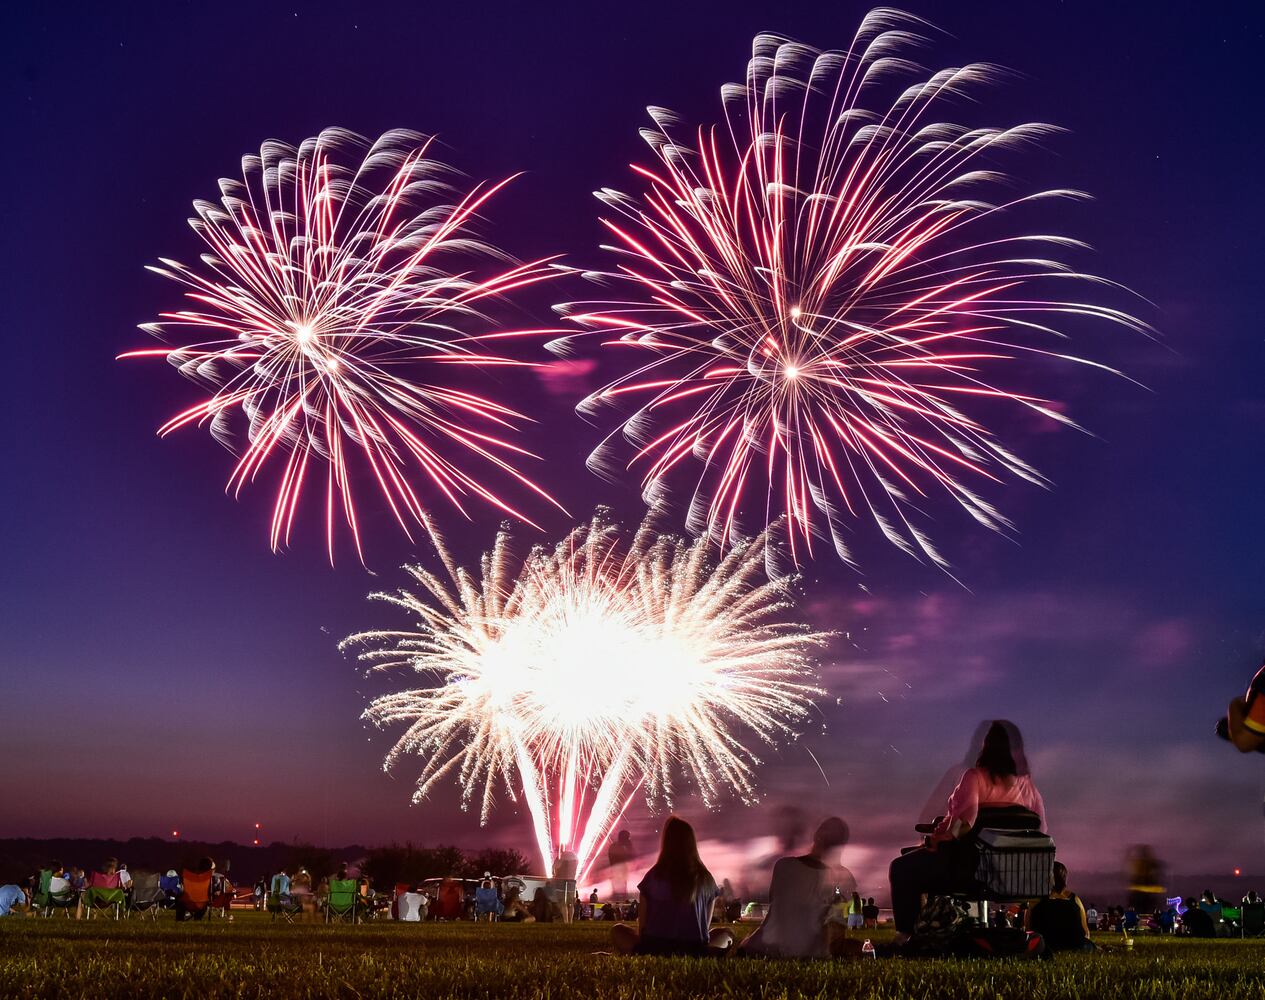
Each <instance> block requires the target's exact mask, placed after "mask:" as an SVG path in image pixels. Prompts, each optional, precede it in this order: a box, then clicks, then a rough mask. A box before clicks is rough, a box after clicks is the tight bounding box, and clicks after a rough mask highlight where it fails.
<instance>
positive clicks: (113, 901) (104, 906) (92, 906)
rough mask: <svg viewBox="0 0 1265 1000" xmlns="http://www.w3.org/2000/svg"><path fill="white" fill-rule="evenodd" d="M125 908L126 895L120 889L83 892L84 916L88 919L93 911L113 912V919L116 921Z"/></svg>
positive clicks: (93, 889) (95, 889)
mask: <svg viewBox="0 0 1265 1000" xmlns="http://www.w3.org/2000/svg"><path fill="white" fill-rule="evenodd" d="M126 906H127V895H126V894H125V893H124V892H123V890H122V889H101V888H92V889H85V890H84V893H83V909H84V915H85V916H86V917H88V918H89V919H91V918H92V914H93V911H94V910H113V911H114V919H115V920H118V919H119V914H120V913H121V912H122V911H123V909H124V908H125V907H126Z"/></svg>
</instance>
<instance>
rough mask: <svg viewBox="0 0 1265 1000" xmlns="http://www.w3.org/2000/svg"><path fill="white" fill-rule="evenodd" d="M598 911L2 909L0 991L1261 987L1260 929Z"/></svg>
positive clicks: (425, 997)
mask: <svg viewBox="0 0 1265 1000" xmlns="http://www.w3.org/2000/svg"><path fill="white" fill-rule="evenodd" d="M606 934H607V932H606V929H605V928H604V927H603V926H602V925H600V924H580V925H573V926H557V925H549V926H532V925H527V926H519V925H512V924H498V925H487V924H479V925H475V924H456V925H452V924H426V925H416V924H410V925H392V924H389V923H383V924H369V925H364V926H358V927H351V926H346V925H341V926H333V927H326V926H323V925H307V926H288V925H277V924H273V923H272V922H271V921H270V920H269V919H268V918H267V917H266V916H262V915H258V914H254V913H246V914H238V915H237V919H236V920H234V921H233V922H232V923H224V922H215V923H210V924H188V923H186V924H180V925H177V924H176V923H175V922H174V921H172V920H171V919H170V918H164V919H163V920H162V921H160V922H158V923H156V924H155V923H141V922H137V921H131V922H128V921H122V922H118V923H116V922H114V921H111V920H99V919H98V920H92V921H83V922H79V923H76V922H75V921H67V920H22V919H17V918H9V919H6V920H2V921H0V997H4V998H8V997H22V998H28V997H108V996H129V997H199V998H200V997H279V998H290V997H415V998H419V1000H445V998H449V997H488V998H494V997H509V998H528V997H531V998H542V1000H543V998H549V1000H566V998H572V997H574V998H577V1000H580V998H583V1000H606V998H634V997H637V998H641V997H645V998H676V997H700V998H702V997H706V998H710V1000H714V998H727V997H740V998H743V1000H775V998H781V997H814V998H818V997H819V998H828V997H829V998H834V997H840V998H851V997H867V998H875V1000H878V998H889V997H890V998H897V997H971V998H975V997H980V998H983V997H987V998H989V1000H994V998H1015V1000H1024V998H1029V997H1032V998H1069V1000H1070V998H1080V997H1098V996H1102V997H1112V998H1119V1000H1124V998H1133V997H1138V998H1143V1000H1147V998H1164V1000H1201V998H1213V997H1216V998H1223V997H1230V998H1240V997H1259V996H1262V995H1263V994H1265V941H1206V942H1203V941H1179V940H1171V939H1169V940H1147V939H1144V938H1138V939H1137V943H1136V945H1135V947H1134V949H1133V951H1132V952H1124V951H1123V950H1120V951H1113V952H1109V953H1105V954H1096V955H1077V956H1064V957H1060V958H1058V959H1056V960H1054V961H1049V962H1015V961H990V962H983V961H975V962H966V961H956V960H938V961H930V960H920V961H909V960H898V959H879V960H869V961H861V960H854V961H840V962H811V963H810V962H805V963H799V962H762V961H752V960H745V959H730V960H726V961H720V962H718V961H714V960H700V959H652V958H615V957H611V956H604V955H594V954H593V952H594V951H597V950H599V949H604V948H606V947H607V936H606Z"/></svg>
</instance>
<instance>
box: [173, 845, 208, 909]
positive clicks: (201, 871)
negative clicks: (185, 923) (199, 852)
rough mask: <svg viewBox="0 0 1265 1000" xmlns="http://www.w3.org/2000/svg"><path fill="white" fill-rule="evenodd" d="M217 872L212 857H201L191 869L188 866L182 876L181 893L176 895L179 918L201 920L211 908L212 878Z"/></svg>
mask: <svg viewBox="0 0 1265 1000" xmlns="http://www.w3.org/2000/svg"><path fill="white" fill-rule="evenodd" d="M214 873H215V862H214V861H213V860H212V859H211V858H200V859H199V860H198V863H197V864H196V865H194V866H193V869H192V870H190V869H188V868H186V869H185V870H184V871H183V872H182V873H181V876H180V895H178V896H177V897H176V919H177V920H186V919H188V920H201V919H202V918H203V917H205V916H206V912H207V910H209V909H210V908H211V879H212V876H213V875H214Z"/></svg>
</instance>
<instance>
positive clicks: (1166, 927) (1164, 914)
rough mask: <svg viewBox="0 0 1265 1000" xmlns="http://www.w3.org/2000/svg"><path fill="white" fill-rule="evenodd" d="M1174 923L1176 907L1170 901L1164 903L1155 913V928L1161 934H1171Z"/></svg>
mask: <svg viewBox="0 0 1265 1000" xmlns="http://www.w3.org/2000/svg"><path fill="white" fill-rule="evenodd" d="M1176 925H1177V908H1176V907H1175V906H1173V904H1172V903H1165V904H1164V907H1163V908H1162V909H1161V910H1160V911H1159V912H1158V913H1156V914H1155V929H1156V930H1157V931H1159V932H1160V933H1161V934H1172V933H1173V928H1174V927H1176Z"/></svg>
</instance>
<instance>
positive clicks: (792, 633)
mask: <svg viewBox="0 0 1265 1000" xmlns="http://www.w3.org/2000/svg"><path fill="white" fill-rule="evenodd" d="M768 544H769V541H768V535H767V533H766V534H763V535H761V536H760V537H758V538H756V539H754V540H749V541H740V542H737V543H736V544H735V545H734V547H733V549H732V550H731V551H730V552H729V553H728V554H727V555H725V556H724V558H723V559H721V560H720V561H719V562H716V561H715V560H714V559H712V558H711V556H710V553H709V550H708V546H707V544H706V541H705V540H704V539H699V540H697V541H695V542H694V543H693V544H689V543H686V542H684V541H682V540H681V539H679V538H675V537H671V536H665V535H661V534H659V533H657V532H656V531H654V530H653V529H652V528H651V527H650V524H649V521H647V523H645V524H643V525H642V527H641V529H640V530H639V531H638V532H636V533H635V535H634V536H633V537H632V538H631V539H629V538H628V536H627V535H626V534H625V533H624V532H623V531H621V530H620V528H619V527H618V525H616V524H615V523H613V522H612V521H611V519H610V518H609V516H608V515H607V514H606V513H605V512H601V511H599V513H598V514H597V515H596V516H595V517H594V518H593V520H592V521H591V522H590V523H589V524H587V525H583V526H581V527H578V528H576V529H574V530H573V531H572V532H571V533H570V534H569V535H568V536H567V537H566V538H565V539H563V540H562V541H561V542H560V543H558V545H557V546H556V547H555V548H553V549H546V548H536V549H534V550H532V551H531V553H530V554H529V555H528V556H527V557H526V558H525V559H522V558H515V557H514V556H513V554H512V552H511V550H510V546H511V538H510V536H509V534H508V533H507V532H504V531H503V532H502V533H501V534H500V535H499V536H498V538H497V540H496V544H495V546H494V547H493V549H492V550H491V551H490V552H489V553H487V554H486V555H485V556H484V557H483V560H482V564H481V568H480V573H479V575H478V576H477V577H476V576H474V575H472V574H470V573H468V572H467V571H466V570H464V569H462V568H460V567H458V566H456V565H455V564H454V563H453V562H452V560H451V559H450V558H448V557H446V556H445V559H444V566H445V573H444V575H442V576H441V575H437V574H435V573H432V572H430V571H429V570H426V569H424V568H422V567H420V566H414V567H410V568H409V570H408V571H409V573H410V574H411V575H412V577H413V580H414V581H415V583H416V584H417V588H418V589H417V592H416V593H413V592H409V591H400V592H398V593H395V594H376V595H374V596H375V597H376V598H379V599H382V600H386V601H388V602H390V603H393V604H396V605H398V606H399V607H401V608H403V609H404V610H405V611H407V612H408V613H409V614H410V615H411V616H412V617H413V618H414V620H415V628H414V629H413V630H411V631H404V632H400V631H379V632H368V633H363V634H360V635H356V636H352V637H351V638H349V639H347V640H346V641H345V642H344V644H343V645H344V648H349V647H355V648H356V649H357V650H358V653H359V657H360V659H361V660H362V661H363V662H365V663H367V664H369V666H370V667H371V668H372V669H375V670H389V669H401V668H402V669H407V670H411V671H415V672H418V673H421V674H423V675H426V676H427V677H428V678H430V679H431V680H432V681H433V682H434V683H432V684H429V685H428V686H425V687H420V688H416V689H412V690H406V691H400V692H397V693H393V694H388V695H384V696H382V697H380V698H378V699H376V700H375V701H373V702H372V703H371V704H370V706H369V707H368V709H367V710H366V712H365V717H366V718H368V719H370V720H372V721H373V722H374V723H375V724H377V725H379V726H384V725H389V724H399V723H403V724H405V725H406V726H407V729H406V730H405V732H404V734H403V735H402V736H401V737H400V738H399V740H398V742H397V743H396V744H395V746H394V748H393V749H392V750H391V752H390V753H389V754H388V756H387V759H386V766H387V767H390V766H391V765H393V764H394V763H395V762H396V761H397V760H398V759H399V758H400V757H401V756H405V755H418V756H420V757H422V758H423V760H424V764H423V767H422V771H421V775H420V777H419V778H418V782H417V790H416V793H415V796H414V800H415V801H416V800H419V799H421V798H422V797H424V796H425V795H426V794H427V793H428V792H429V791H430V790H431V789H432V788H433V787H434V786H435V784H436V783H437V782H438V781H440V780H442V779H443V778H445V777H446V776H455V777H456V778H457V780H458V781H459V783H460V785H461V788H462V791H463V795H464V798H465V801H466V802H467V803H472V802H474V801H476V800H477V801H478V802H479V804H480V811H481V818H482V819H483V820H485V821H486V819H487V817H488V814H489V811H490V810H491V808H492V805H493V802H494V800H495V797H496V794H497V792H498V791H501V792H503V793H505V794H506V795H508V796H509V797H511V798H515V799H517V798H518V797H519V796H520V795H521V796H522V797H523V799H524V800H525V801H526V804H527V806H528V809H529V811H530V813H531V815H532V819H533V825H534V828H535V835H536V840H537V845H538V847H539V850H540V855H541V858H542V860H543V861H544V863H545V864H546V866H548V865H550V864H551V863H552V861H553V860H554V859H555V858H556V857H557V856H558V854H559V853H560V852H563V851H570V852H574V853H575V854H576V856H577V858H578V867H579V875H580V877H581V878H583V876H584V873H585V872H586V871H587V870H588V867H589V866H590V864H591V863H592V861H593V859H594V857H595V856H596V853H597V852H598V851H599V850H600V848H601V846H602V843H603V842H604V841H605V839H606V837H607V835H608V834H609V832H610V829H611V825H612V824H613V823H614V822H615V821H616V820H617V819H618V817H619V816H620V815H621V814H622V812H623V810H624V808H626V806H627V805H628V803H629V801H630V800H631V798H632V796H633V795H635V794H636V792H637V789H638V786H641V787H642V790H643V791H644V792H645V794H646V796H647V798H649V799H650V800H651V801H657V802H664V801H670V799H671V797H672V793H673V783H674V776H675V775H676V774H677V773H682V774H684V775H685V776H686V778H687V779H688V780H689V781H690V782H691V783H692V784H693V785H694V787H696V788H697V789H698V791H699V792H700V793H701V795H702V797H703V799H704V800H705V801H707V802H711V801H713V800H715V799H716V798H717V797H719V796H720V795H721V794H722V793H724V792H726V791H729V792H733V793H736V794H737V795H739V796H740V797H742V798H743V799H745V800H751V799H752V798H753V796H754V784H753V780H754V767H755V765H756V764H758V757H757V755H756V753H755V752H754V750H753V749H752V747H751V746H749V745H748V742H749V738H750V737H752V736H754V737H755V740H756V742H757V743H766V744H767V743H772V742H773V741H775V740H776V739H778V738H780V737H785V736H789V735H792V734H793V728H792V727H793V725H794V723H795V722H796V721H798V720H800V719H801V718H802V717H803V716H804V714H805V713H806V711H807V710H808V707H809V705H810V699H811V697H812V696H813V695H814V694H816V693H818V691H817V689H816V688H815V687H814V686H813V684H812V668H811V660H810V654H811V652H812V651H813V650H814V649H815V648H817V647H818V646H820V645H821V644H822V643H823V642H824V641H825V639H826V636H825V635H824V634H822V633H818V632H813V631H811V630H810V629H808V628H806V627H804V626H801V625H798V624H795V623H792V622H790V621H788V620H786V618H785V617H784V612H785V611H787V610H788V608H789V607H790V605H791V595H790V588H791V586H792V581H791V579H790V578H785V577H784V578H780V579H777V580H774V581H769V580H767V579H765V578H764V576H763V565H764V560H765V548H766V546H767V545H768Z"/></svg>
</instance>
